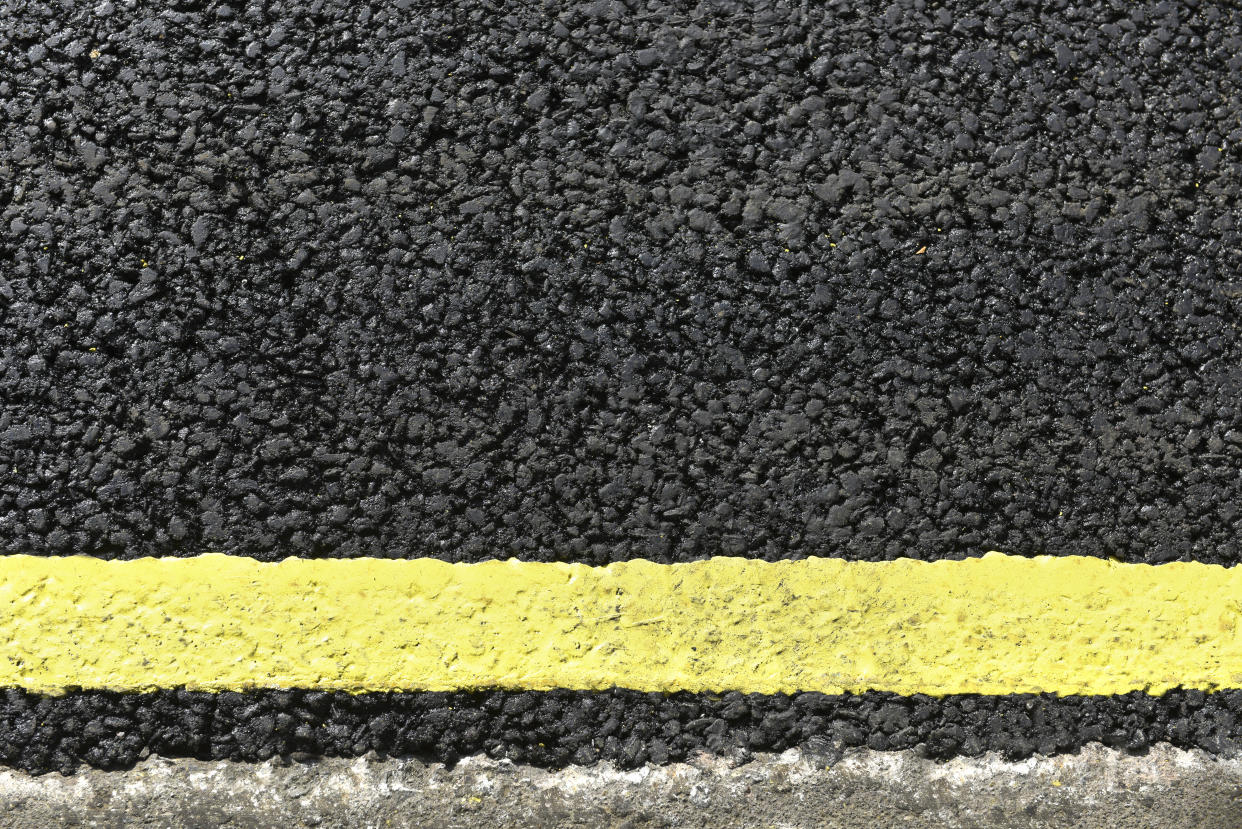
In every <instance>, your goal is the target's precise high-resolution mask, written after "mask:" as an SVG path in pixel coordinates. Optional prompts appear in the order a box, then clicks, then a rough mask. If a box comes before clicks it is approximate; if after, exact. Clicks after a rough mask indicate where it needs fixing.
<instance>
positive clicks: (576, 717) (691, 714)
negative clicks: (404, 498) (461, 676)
mask: <svg viewBox="0 0 1242 829" xmlns="http://www.w3.org/2000/svg"><path fill="white" fill-rule="evenodd" d="M1093 741H1094V742H1100V743H1103V744H1104V745H1107V746H1110V747H1113V748H1116V749H1120V750H1125V751H1131V752H1142V751H1144V750H1146V749H1147V748H1148V747H1149V746H1150V745H1152V744H1153V743H1156V742H1160V741H1165V742H1169V743H1172V744H1173V745H1175V746H1178V747H1183V748H1191V747H1195V748H1202V749H1206V750H1207V751H1210V752H1213V753H1221V752H1228V753H1236V752H1237V750H1238V748H1239V743H1240V741H1242V691H1224V692H1219V693H1215V694H1205V693H1203V692H1201V691H1181V690H1176V691H1172V692H1169V693H1167V694H1165V695H1163V696H1160V697H1152V696H1148V695H1146V694H1141V693H1133V694H1126V695H1124V696H1116V697H1056V696H1052V695H1045V696H1037V695H1011V696H1000V697H994V696H974V695H964V696H949V697H943V698H932V697H927V696H922V695H918V696H913V697H909V696H896V695H894V694H882V693H873V692H868V693H866V694H861V695H850V696H842V697H833V696H825V695H823V694H814V693H808V694H797V695H793V696H789V695H773V696H766V695H762V694H740V693H736V692H734V693H727V694H721V695H705V694H670V695H666V694H642V693H638V692H636V691H619V690H618V691H607V692H582V691H544V692H490V693H485V692H477V693H410V694H361V695H353V694H346V693H325V692H317V691H257V692H250V693H220V694H217V693H205V692H191V691H161V692H157V693H152V694H116V693H110V692H87V691H79V692H74V693H70V694H68V695H66V696H62V697H39V696H35V695H32V694H25V693H23V692H21V691H7V692H0V762H4V763H6V764H10V765H13V766H16V767H18V768H21V769H24V770H26V771H31V772H36V773H41V772H48V771H61V772H63V773H66V774H67V773H70V772H72V771H74V770H75V769H77V768H79V767H80V766H81V765H82V764H87V765H90V766H94V767H97V768H105V769H119V768H128V767H130V766H132V765H133V764H134V763H136V762H137V761H138V760H140V759H143V758H145V757H147V756H149V755H150V754H160V755H164V756H169V757H194V758H197V759H201V760H222V759H229V760H240V761H248V762H254V761H261V760H268V759H272V758H283V759H286V760H290V761H308V760H311V759H313V758H314V757H318V756H332V757H356V756H361V755H363V754H366V753H368V752H372V751H373V752H376V753H378V754H380V755H401V756H414V757H419V758H423V759H425V760H429V761H437V762H446V763H450V764H451V763H453V762H455V761H456V760H458V759H460V758H462V757H466V756H469V755H473V754H487V755H489V756H491V757H495V758H502V757H507V758H509V759H511V760H513V761H515V762H521V763H529V764H532V765H539V766H553V767H556V766H564V765H566V764H569V763H576V764H580V765H588V764H591V763H595V762H597V761H600V760H608V761H611V762H612V763H614V764H615V765H617V766H619V767H621V768H634V767H636V766H639V765H642V764H643V763H667V762H676V761H679V760H684V759H686V758H687V757H689V756H691V755H692V754H694V753H695V752H698V751H707V752H711V753H715V754H720V755H724V756H727V757H730V758H731V759H733V760H735V761H736V762H739V763H740V762H745V761H746V760H747V759H748V758H749V756H750V754H751V753H752V752H757V751H783V750H785V749H787V748H793V747H795V746H797V747H801V748H803V749H804V750H806V751H809V752H811V753H813V754H816V755H820V756H822V758H823V760H824V762H825V764H828V765H831V764H832V763H835V762H836V761H837V760H838V759H840V757H841V756H842V753H843V752H844V751H845V750H847V749H848V748H850V747H854V746H867V747H869V748H873V749H877V750H897V749H914V750H917V751H919V752H920V753H922V754H924V755H925V756H929V757H933V758H937V759H943V758H948V757H952V756H955V755H959V754H961V755H966V756H977V755H979V754H982V753H983V752H986V751H995V752H999V753H1001V754H1002V755H1003V756H1004V757H1005V758H1006V759H1011V760H1013V759H1021V758H1025V757H1029V756H1031V755H1032V754H1035V753H1037V752H1038V753H1040V754H1057V753H1063V752H1068V751H1074V750H1076V749H1078V748H1079V747H1081V746H1083V745H1085V744H1086V743H1088V742H1093Z"/></svg>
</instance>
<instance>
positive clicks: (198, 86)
mask: <svg viewBox="0 0 1242 829" xmlns="http://www.w3.org/2000/svg"><path fill="white" fill-rule="evenodd" d="M0 21H2V22H3V24H4V25H0V549H3V550H4V551H6V552H14V553H18V552H20V553H36V554H72V553H89V554H93V555H101V556H108V557H135V556H143V555H191V554H196V553H199V552H203V551H205V550H222V551H225V552H228V553H233V554H238V555H248V556H255V557H258V558H262V559H267V560H272V559H278V558H282V557H285V556H288V555H297V556H360V555H371V556H392V557H413V556H436V557H440V558H444V559H448V560H454V561H476V560H482V559H487V558H492V557H509V556H517V557H519V558H523V559H531V560H572V561H583V562H588V563H592V564H602V563H607V562H610V561H616V560H622V559H628V558H649V559H654V560H657V561H685V560H693V559H698V558H703V557H707V556H711V555H718V554H726V555H741V556H752V557H762V558H768V559H777V558H789V557H799V556H807V555H830V556H843V557H850V558H860V559H871V560H880V559H891V558H896V557H899V556H913V557H916V558H923V559H932V558H944V557H962V556H967V555H977V554H980V553H982V552H984V551H986V550H989V549H998V550H1002V551H1004V552H1008V553H1011V554H1017V555H1035V554H1041V553H1052V554H1080V555H1100V556H1112V557H1115V558H1117V559H1120V560H1123V561H1135V562H1163V561H1170V560H1176V559H1180V560H1199V561H1207V562H1217V563H1222V564H1234V563H1237V562H1238V561H1239V559H1240V557H1242V552H1240V550H1242V548H1240V547H1239V544H1238V538H1239V532H1240V531H1242V474H1239V469H1240V468H1242V336H1240V333H1242V332H1239V329H1238V325H1239V321H1240V320H1242V226H1240V224H1242V200H1240V198H1239V193H1240V192H1242V190H1240V188H1242V181H1240V174H1242V9H1239V7H1238V6H1237V5H1236V4H1235V3H1232V2H1193V1H1192V0H1182V2H1169V1H1168V0H1162V2H1131V0H1111V1H1110V2H1085V3H1068V2H1057V0H1053V1H1052V2H1048V1H1047V0H1021V1H1020V0H995V2H978V1H977V0H975V1H973V2H944V3H941V2H935V3H929V2H924V0H894V2H884V3H878V2H865V0H848V2H815V3H784V2H777V3H767V2H760V3H738V2H701V3H668V2H659V1H658V0H653V1H652V2H648V3H640V2H620V1H619V0H593V1H592V2H578V3H563V2H551V0H549V2H545V3H499V2H496V3H489V2H481V1H480V0H456V1H455V2H412V0H385V1H384V2H356V0H349V2H346V0H308V2H288V1H287V0H284V1H282V0H277V1H276V2H267V3H251V4H246V3H236V4H230V3H224V2H185V1H184V0H175V1H174V2H169V3H162V4H156V5H151V4H145V3H138V2H137V1H136V0H98V2H95V0H92V2H90V3H69V2H52V0H30V1H29V2H27V1H26V0H0ZM1192 696H1194V697H1195V700H1196V701H1195V702H1193V703H1192V702H1190V701H1189V700H1190V698H1191V697H1192ZM1238 699H1239V697H1238V696H1237V695H1236V694H1233V693H1232V692H1231V693H1226V694H1216V695H1209V696H1207V697H1205V698H1199V697H1197V696H1195V695H1180V696H1179V695H1172V696H1168V697H1164V698H1161V699H1152V698H1149V697H1146V696H1143V695H1135V696H1130V697H1125V698H1103V699H1097V700H1083V699H1069V700H1059V701H1057V700H1049V699H1043V698H1038V699H1035V698H1030V699H1028V698H1024V697H1013V698H1005V699H992V700H989V699H961V700H955V699H950V700H948V701H942V702H936V701H932V700H898V699H896V698H889V697H885V696H882V695H864V696H863V697H859V698H847V699H845V700H839V701H834V700H826V699H825V698H822V697H814V696H805V697H797V698H796V699H794V700H792V701H791V700H788V699H785V698H778V697H773V698H763V699H759V700H756V699H755V698H749V697H747V698H740V697H730V696H726V697H723V698H722V699H721V700H720V701H715V700H707V699H705V698H703V697H685V698H683V697H680V696H673V697H669V698H659V699H654V698H650V697H646V696H633V695H627V694H626V693H624V692H616V693H615V694H611V695H608V694H604V695H598V696H591V695H580V694H561V693H553V694H547V695H536V696H524V695H488V696H473V695H461V696H458V697H443V696H436V695H410V696H399V697H386V696H380V697H375V696H364V697H348V696H342V695H315V694H305V693H301V692H298V693H288V694H283V695H282V694H278V693H275V692H271V693H269V692H263V693H258V694H255V695H246V696H234V695H227V694H226V695H221V696H219V697H218V698H213V697H208V696H203V695H193V694H190V695H185V694H179V693H171V692H170V693H166V694H155V695H152V696H143V697H137V696H128V697H126V696H121V697H118V696H111V695H108V694H86V693H78V694H72V695H70V696H68V697H64V698H58V699H42V700H38V699H36V698H32V697H28V696H25V695H23V694H20V693H16V692H13V693H10V694H9V696H8V697H7V701H5V702H4V703H3V705H0V719H2V720H3V722H4V725H3V727H2V728H0V732H2V735H0V736H2V739H3V741H4V742H3V751H2V756H3V759H4V760H5V762H8V763H12V764H15V765H18V766H21V767H24V768H29V769H33V770H46V769H52V768H62V769H63V768H69V767H71V766H72V765H73V764H74V763H75V762H77V761H79V760H81V761H85V762H88V763H92V764H96V765H102V766H109V765H116V764H122V765H123V764H126V763H130V762H132V761H133V759H134V758H135V757H137V756H138V755H139V754H140V753H141V752H142V751H143V750H151V751H158V752H162V753H172V754H190V755H195V756H227V757H238V758H246V759H254V758H258V757H262V756H270V755H273V754H282V753H286V752H301V751H306V752H321V753H329V754H333V753H342V754H348V753H358V752H362V751H366V750H368V749H372V748H373V749H377V750H381V751H412V752H426V753H428V754H429V755H430V756H438V757H442V758H445V759H451V758H453V757H455V756H459V755H461V754H463V753H466V752H468V751H478V750H483V751H488V752H491V753H499V754H503V755H506V756H512V757H514V759H522V760H526V761H530V762H539V763H563V762H568V761H574V762H586V761H589V760H592V759H595V758H598V757H607V758H610V759H614V760H616V761H618V762H620V763H622V764H627V765H632V764H634V763H638V762H642V761H644V760H652V761H655V762H660V761H662V760H663V759H665V758H675V757H680V756H684V755H685V753H686V752H688V751H691V750H693V749H695V748H699V747H707V748H712V749H714V750H725V749H727V748H729V747H731V746H740V747H742V748H744V749H757V748H763V749H777V748H780V747H781V746H785V745H792V744H796V743H803V742H806V741H808V740H811V739H813V738H814V739H823V740H825V741H827V742H826V743H825V744H826V745H828V744H831V745H836V744H837V742H839V743H840V744H853V743H857V742H865V743H868V744H872V743H875V747H893V748H896V747H903V746H909V745H915V744H919V743H921V744H923V745H925V746H926V747H927V748H926V750H928V751H930V752H931V753H932V754H934V755H936V756H942V755H947V754H951V753H953V752H956V751H962V752H968V753H970V752H975V751H978V750H984V749H987V748H998V749H1000V750H1002V751H1004V752H1006V753H1007V754H1010V755H1013V756H1021V755H1023V754H1026V753H1029V752H1031V751H1062V750H1066V749H1069V748H1073V747H1074V746H1076V745H1080V744H1081V743H1082V742H1083V741H1086V740H1096V739H1099V740H1104V741H1106V742H1109V743H1110V744H1117V745H1120V746H1126V747H1133V748H1141V747H1142V746H1144V745H1146V744H1148V743H1150V742H1151V741H1153V740H1157V739H1170V740H1172V741H1174V742H1176V743H1178V744H1179V745H1200V746H1202V747H1205V748H1208V749H1210V750H1221V747H1225V746H1229V745H1231V741H1232V740H1233V739H1234V737H1235V735H1236V733H1237V725H1236V714H1235V712H1237V711H1238V710H1239V708H1238V706H1239V702H1238ZM446 700H450V701H454V700H455V701H456V702H455V703H453V704H450V702H446ZM803 700H811V702H806V703H804V702H803ZM282 701H283V702H282ZM526 701H532V702H529V703H528V702H526ZM456 703H460V704H456ZM528 704H529V705H531V706H533V708H531V709H530V710H525V711H519V710H516V709H517V708H520V707H521V706H526V705H528ZM316 706H318V708H316ZM489 706H491V707H490V708H489ZM756 706H757V708H756ZM970 706H974V708H971V707H970ZM1187 706H1189V707H1187ZM511 707H512V708H514V709H515V710H513V711H510V710H509V709H510V708H511ZM821 708H822V711H821ZM304 710H305V711H309V712H310V713H309V714H306V713H300V712H303V711H304ZM735 710H736V712H738V713H737V715H736V717H733V716H731V715H730V714H728V712H731V711H735ZM756 711H758V712H759V713H756ZM32 712H42V713H38V714H37V715H36V714H35V713H32ZM627 712H628V713H627ZM843 712H856V713H857V716H855V715H854V714H850V715H849V716H846V714H845V713H843ZM859 712H861V713H859ZM841 717H844V719H841ZM842 722H845V723H847V724H848V727H847V726H840V727H838V726H839V724H840V723H842ZM739 723H741V724H740V725H739ZM721 724H723V725H721ZM713 729H716V730H713ZM720 729H723V730H720ZM537 735H542V736H537ZM834 740H835V741H837V742H832V741H834ZM540 743H543V745H542V746H540V745H539V744H540ZM730 750H731V749H730Z"/></svg>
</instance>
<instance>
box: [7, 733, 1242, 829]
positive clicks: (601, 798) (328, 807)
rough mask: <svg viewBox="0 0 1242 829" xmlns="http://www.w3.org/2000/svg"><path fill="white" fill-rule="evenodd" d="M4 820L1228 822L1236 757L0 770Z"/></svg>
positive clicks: (1241, 792) (1236, 808)
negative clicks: (551, 767) (553, 767)
mask: <svg viewBox="0 0 1242 829" xmlns="http://www.w3.org/2000/svg"><path fill="white" fill-rule="evenodd" d="M0 806H2V810H0V825H3V826H5V827H15V829H28V828H29V829H34V827H38V829H44V827H51V826H85V827H220V826H227V827H252V826H253V827H270V826H320V827H336V826H341V827H446V829H447V828H448V827H470V829H487V828H488V827H510V826H514V827H517V826H521V827H527V826H589V827H596V826H610V827H678V826H704V827H734V826H739V827H741V826H745V827H751V826H755V827H802V826H816V827H819V826H824V827H836V826H841V827H847V826H848V827H853V826H868V827H886V826H900V827H944V826H961V827H998V826H1000V827H1058V829H1059V828H1060V827H1079V826H1081V827H1089V826H1090V827H1094V826H1108V827H1110V829H1128V828H1129V827H1160V828H1161V829H1170V827H1231V826H1242V759H1238V758H1217V757H1213V756H1211V755H1208V754H1205V753H1203V752H1200V751H1182V750H1179V749H1175V748H1173V747H1171V746H1169V745H1165V744H1161V745H1158V746H1156V747H1155V748H1154V749H1152V750H1151V751H1149V752H1147V753H1146V754H1142V755H1130V754H1125V753H1122V752H1117V751H1113V750H1110V749H1106V748H1104V747H1102V746H1099V745H1092V746H1089V747H1088V748H1086V749H1084V750H1082V751H1081V752H1079V753H1077V754H1071V755H1061V756H1057V757H1034V758H1031V759H1029V760H1023V761H1020V762H1005V761H1003V760H1002V759H1000V758H999V757H996V756H984V757H981V758H975V759H967V758H959V759H955V760H951V761H949V762H943V763H938V762H935V761H931V760H926V759H923V758H921V757H919V756H918V755H916V754H914V753H911V752H875V751H869V750H856V751H850V752H848V753H847V754H845V756H844V757H841V758H839V759H838V760H837V762H835V763H834V764H832V765H828V764H827V762H826V760H825V758H823V757H817V756H815V755H811V754H807V753H804V752H800V751H792V750H791V751H787V752H785V753H783V754H779V755H771V754H769V755H756V756H755V757H753V758H751V759H750V760H748V761H747V762H741V763H738V762H731V761H729V760H727V759H722V758H719V757H709V756H706V755H704V756H699V757H696V758H694V759H693V760H692V761H690V762H686V763H675V764H671V765H667V766H649V767H645V768H641V769H637V770H633V771H622V770H618V769H617V768H615V767H613V766H612V765H610V764H607V763H602V764H599V765H597V766H593V767H589V768H586V767H570V768H567V769H563V770H559V771H547V770H543V769H537V768H532V767H528V766H521V765H514V764H513V763H510V762H507V761H496V760H491V759H488V758H485V757H474V758H468V759H466V760H463V761H462V762H460V763H458V764H457V765H456V766H455V767H453V768H446V767H445V766H444V765H442V764H438V763H430V764H428V763H423V762H419V761H417V760H409V759H387V760H380V759H375V758H360V759H357V760H338V759H322V760H315V761H312V762H306V763H288V762H284V763H282V762H280V761H272V762H266V763H258V764H244V763H231V762H201V761H197V760H170V759H163V758H149V759H147V760H145V761H143V762H142V763H141V764H139V765H138V766H137V767H135V768H134V769H132V770H129V771H123V772H100V771H94V770H87V771H82V772H80V773H78V774H75V775H70V776H61V775H59V774H50V775H42V776H30V775H27V774H23V773H21V772H17V771H13V770H0Z"/></svg>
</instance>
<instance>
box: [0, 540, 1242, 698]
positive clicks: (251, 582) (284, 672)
mask: <svg viewBox="0 0 1242 829" xmlns="http://www.w3.org/2000/svg"><path fill="white" fill-rule="evenodd" d="M0 608H2V609H3V610H2V611H0V685H3V686H7V687H21V688H26V689H29V690H33V691H38V692H43V693H60V692H63V691H65V690H67V689H72V688H107V689H115V690H123V691H146V690H154V689H157V688H170V687H186V688H191V689H200V690H226V689H237V690H240V689H247V688H255V687H269V688H288V687H298V688H321V689H324V690H345V691H356V692H362V691H386V690H433V691H444V690H454V689H475V688H506V689H529V690H546V689H550V688H573V689H586V690H589V689H605V688H612V687H623V688H632V689H636V690H641V691H681V690H684V691H725V690H740V691H746V692H762V693H778V692H796V691H821V692H824V693H832V694H836V693H843V692H862V691H866V690H880V691H894V692H897V693H902V694H912V693H925V694H936V695H939V694H950V693H983V694H1005V693H1019V692H1022V693H1026V692H1040V691H1048V692H1054V693H1058V694H1116V693H1123V692H1127V691H1132V690H1145V691H1148V692H1151V693H1162V692H1164V691H1166V690H1168V689H1169V688H1173V687H1176V686H1183V687H1186V688H1201V689H1208V690H1211V689H1218V688H1225V687H1231V688H1237V687H1242V624H1240V621H1242V620H1240V619H1239V616H1240V609H1242V568H1236V569H1225V568H1222V567H1218V566H1215V565H1206V564H1194V563H1174V564H1164V565H1159V566H1148V565H1134V564H1117V563H1114V562H1110V561H1107V560H1104V559H1098V558H1084V557H1063V558H1053V557H1040V558H1035V559H1026V558H1017V557H1011V556H1004V555H1000V554H998V553H989V554H988V555H987V556H984V557H983V558H975V559H967V560H963V561H937V562H934V563H925V562H917V561H912V560H899V561H892V562H881V563H868V562H849V561H841V560H837V559H818V558H813V559H807V560H802V561H782V562H774V563H768V562H762V561H750V560H745V559H738V558H715V559H711V560H708V561H700V562H695V563H690V564H673V565H667V564H655V563H652V562H648V561H631V562H626V563H620V564H613V565H610V566H608V567H602V568H596V567H588V566H586V565H581V564H535V563H529V562H517V561H492V562H486V563H482V564H448V563H445V562H441V561H436V560H431V559H415V560H405V561H393V560H386V559H383V560H382V559H331V560H322V559H321V560H311V559H287V560H285V561H282V562H279V563H274V564H264V563H260V562H257V561H255V560H253V559H250V558H244V557H236V556H223V555H218V554H211V555H204V556H199V557H195V558H183V559H138V560H134V561H104V560H100V559H94V558H87V557H80V556H79V557H72V558H41V557H33V556H21V555H16V556H0Z"/></svg>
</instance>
